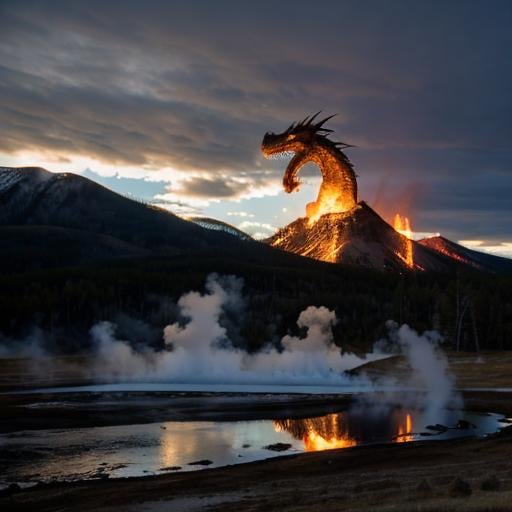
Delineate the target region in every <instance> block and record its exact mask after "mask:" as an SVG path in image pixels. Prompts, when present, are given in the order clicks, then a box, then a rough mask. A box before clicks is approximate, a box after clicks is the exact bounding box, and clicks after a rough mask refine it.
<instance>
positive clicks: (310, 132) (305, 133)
mask: <svg viewBox="0 0 512 512" xmlns="http://www.w3.org/2000/svg"><path fill="white" fill-rule="evenodd" d="M319 114H320V112H317V113H316V114H315V115H313V116H310V117H306V119H304V120H303V121H300V122H298V123H293V124H291V125H290V126H289V127H288V128H287V129H286V130H285V131H284V132H282V133H273V132H267V133H266V134H265V136H264V137H263V141H262V142H261V152H262V153H263V155H264V156H265V157H266V158H269V157H275V156H293V159H292V161H291V162H290V163H289V165H288V168H287V170H286V172H285V175H284V179H283V185H284V188H285V190H286V192H292V191H293V190H295V189H297V188H298V186H299V184H300V182H299V180H298V179H297V177H296V174H297V170H298V169H299V167H300V165H299V164H300V160H301V159H302V157H303V156H304V155H306V154H307V153H308V152H309V150H310V149H313V148H314V147H315V146H316V145H318V144H328V145H331V146H336V147H338V148H345V147H350V146H349V145H348V144H344V143H342V142H332V141H331V140H329V139H327V135H328V134H330V133H332V131H333V130H329V129H328V128H323V125H324V124H325V123H326V122H327V121H328V120H329V119H331V118H332V117H334V116H335V115H336V114H333V115H332V116H328V117H326V118H324V119H322V120H321V121H317V122H314V121H315V119H316V118H317V117H318V115H319Z"/></svg>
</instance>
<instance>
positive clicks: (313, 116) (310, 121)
mask: <svg viewBox="0 0 512 512" xmlns="http://www.w3.org/2000/svg"><path fill="white" fill-rule="evenodd" d="M321 113H322V111H321V110H319V111H318V112H317V113H316V114H314V115H312V116H311V117H310V118H309V121H308V122H307V124H308V126H309V125H310V124H311V123H312V122H313V120H314V119H315V117H317V116H318V114H321ZM306 119H308V118H307V117H306Z"/></svg>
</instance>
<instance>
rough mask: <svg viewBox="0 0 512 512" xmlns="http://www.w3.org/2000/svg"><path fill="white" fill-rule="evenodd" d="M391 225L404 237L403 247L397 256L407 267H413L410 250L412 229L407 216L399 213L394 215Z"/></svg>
mask: <svg viewBox="0 0 512 512" xmlns="http://www.w3.org/2000/svg"><path fill="white" fill-rule="evenodd" d="M393 227H394V228H395V231H398V233H400V234H401V235H403V236H404V237H405V239H404V241H403V248H402V251H401V254H400V253H398V256H399V257H400V258H401V259H402V260H403V261H404V263H405V264H406V265H407V266H408V267H409V268H414V256H413V250H412V239H411V238H412V230H411V223H410V222H409V218H408V217H402V216H401V215H400V214H399V213H397V214H396V215H395V218H394V221H393Z"/></svg>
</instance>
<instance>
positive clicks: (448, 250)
mask: <svg viewBox="0 0 512 512" xmlns="http://www.w3.org/2000/svg"><path fill="white" fill-rule="evenodd" d="M418 243H419V244H420V245H422V246H423V247H428V248H429V249H432V250H434V251H436V252H438V253H439V254H442V255H444V256H447V257H449V258H451V259H453V260H455V261H458V262H460V263H462V264H464V265H469V266H470V267H473V268H475V269H478V270H484V271H488V272H512V260H511V259H509V258H502V257H500V256H494V255H492V254H486V253H483V252H479V251H474V250H472V249H468V248H467V247H464V246H462V245H459V244H457V243H455V242H452V241H451V240H448V239H447V238H444V237H442V236H434V237H431V238H423V239H422V240H418Z"/></svg>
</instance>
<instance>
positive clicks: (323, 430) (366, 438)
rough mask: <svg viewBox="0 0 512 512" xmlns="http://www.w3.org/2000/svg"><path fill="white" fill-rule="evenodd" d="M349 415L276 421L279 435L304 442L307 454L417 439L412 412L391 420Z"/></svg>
mask: <svg viewBox="0 0 512 512" xmlns="http://www.w3.org/2000/svg"><path fill="white" fill-rule="evenodd" d="M366 419H367V420H368V421H365V418H364V417H361V416H358V415H354V416H351V415H350V414H349V413H347V412H341V413H338V414H328V415H326V416H322V417H318V418H307V419H288V420H274V422H273V424H274V430H275V431H276V432H288V433H289V434H291V435H292V437H293V438H294V439H297V440H301V441H302V442H303V443H304V450H305V451H307V452H312V451H322V450H332V449H334V448H350V447H352V446H357V445H358V444H364V443H368V442H375V441H379V440H380V441H383V440H386V441H391V442H397V443H404V442H407V441H412V440H413V439H414V434H413V419H412V415H411V414H410V413H407V412H404V411H401V410H399V411H395V412H394V413H393V414H392V415H391V416H387V420H384V421H381V420H382V418H371V417H367V418H366Z"/></svg>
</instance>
